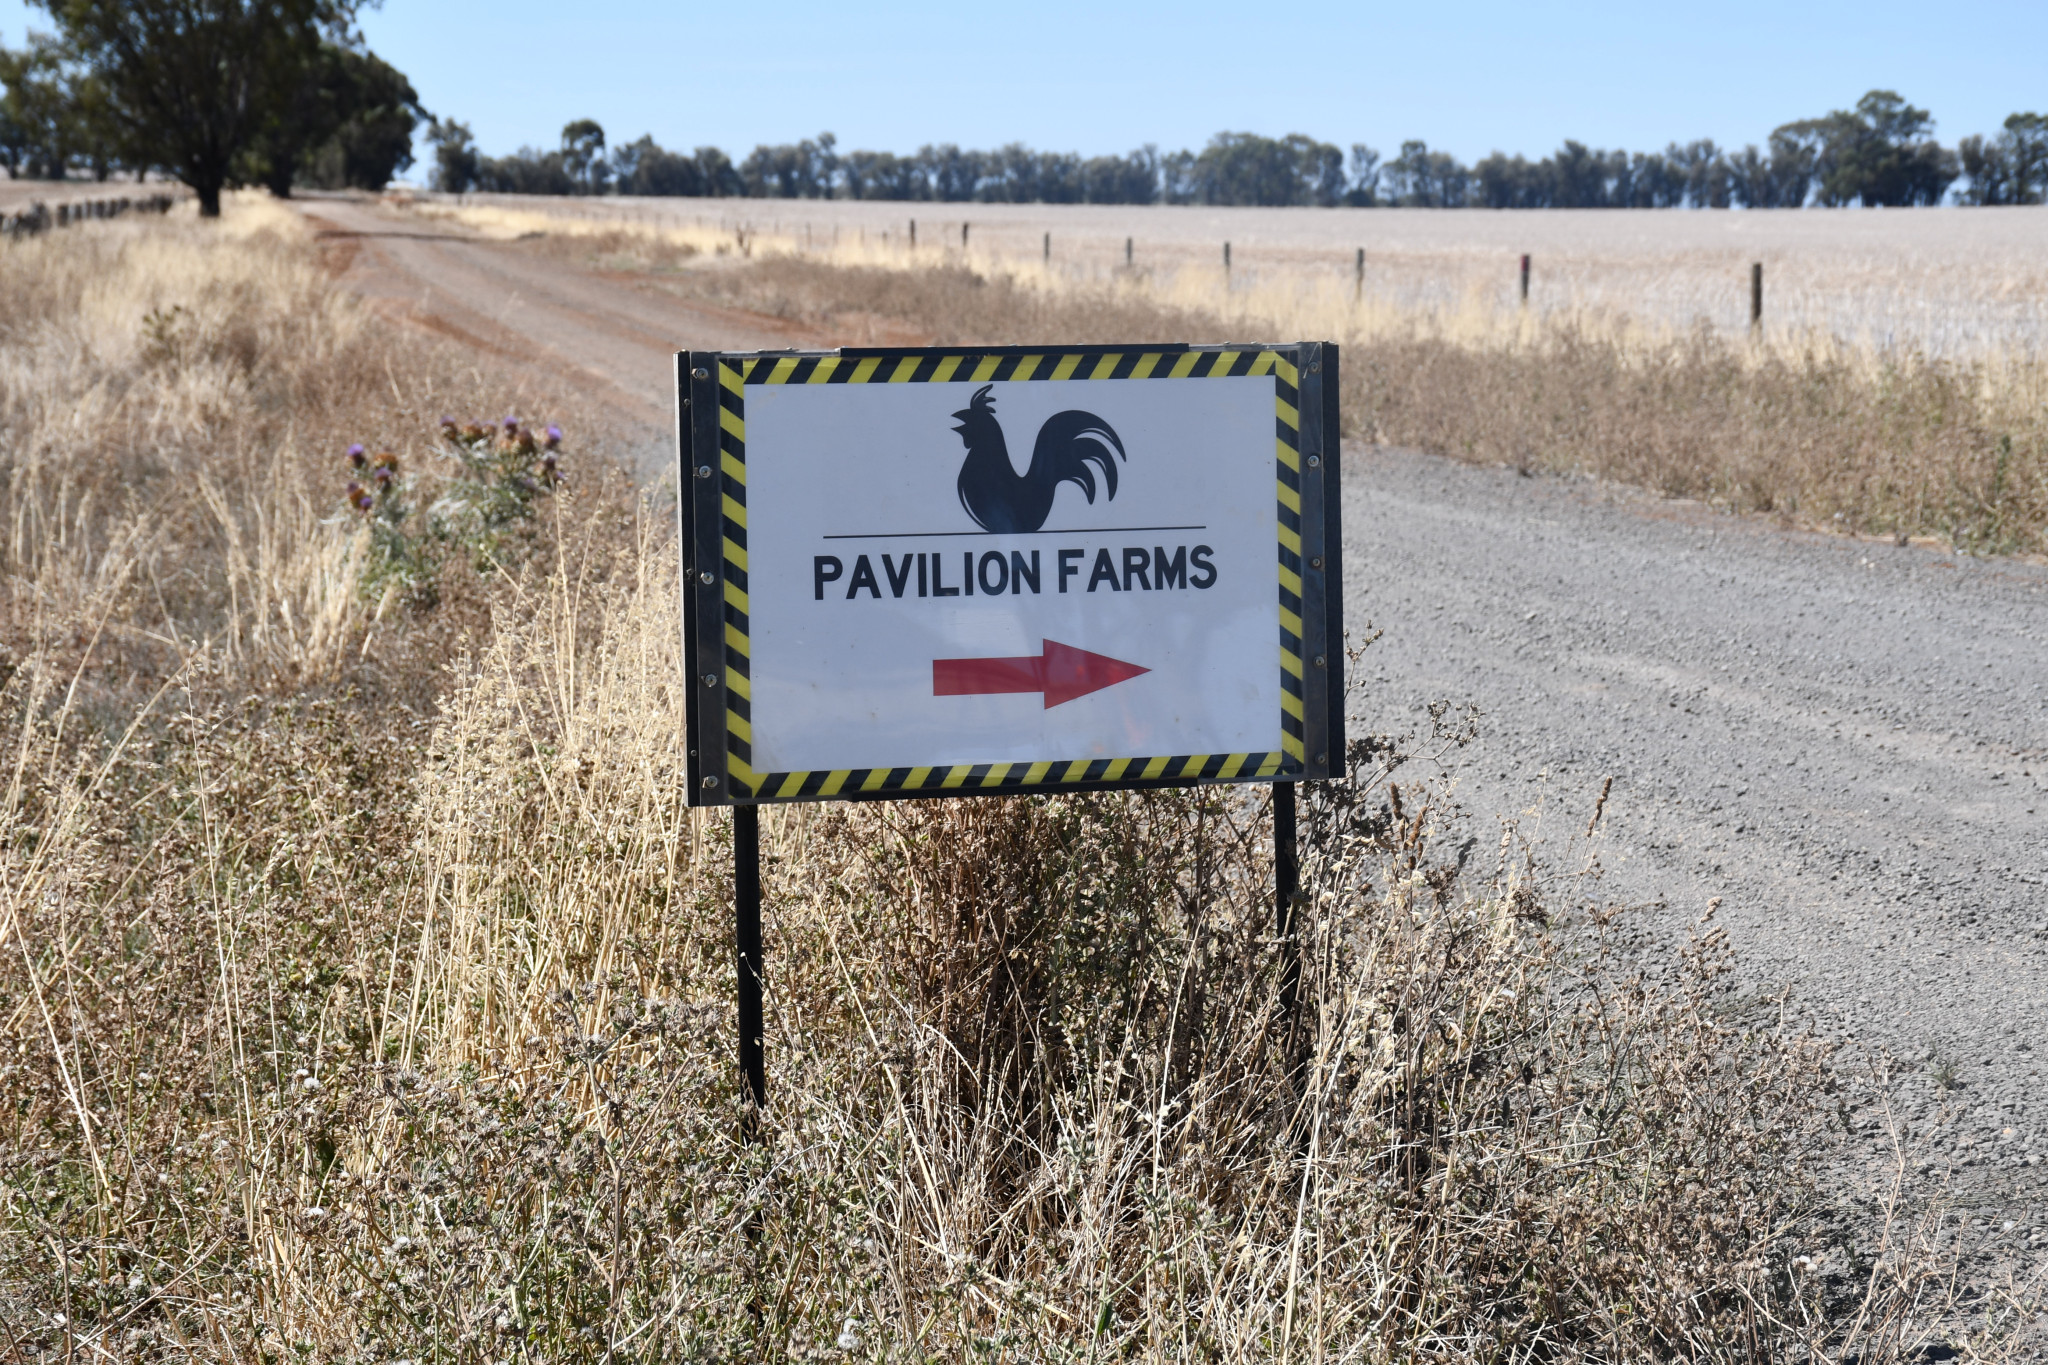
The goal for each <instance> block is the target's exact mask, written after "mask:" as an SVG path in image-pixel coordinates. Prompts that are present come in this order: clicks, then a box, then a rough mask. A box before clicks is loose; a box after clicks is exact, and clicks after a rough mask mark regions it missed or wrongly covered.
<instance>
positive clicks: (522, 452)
mask: <svg viewBox="0 0 2048 1365" xmlns="http://www.w3.org/2000/svg"><path fill="white" fill-rule="evenodd" d="M440 430H441V439H442V442H443V444H444V446H445V448H446V453H447V454H448V455H450V456H451V457H452V458H453V460H454V464H455V467H454V471H453V475H452V477H449V478H448V479H447V480H446V481H445V483H443V484H442V485H441V487H440V491H439V492H438V494H437V495H436V496H434V497H433V500H432V501H431V502H429V503H428V504H427V505H426V508H425V514H424V515H423V516H420V515H416V514H417V513H418V511H419V506H418V504H419V501H420V499H421V498H422V496H423V494H422V491H421V479H420V476H418V475H415V474H408V473H404V472H402V471H401V469H400V465H399V459H398V456H397V454H395V453H394V452H392V451H388V450H387V451H381V452H379V453H378V454H376V455H374V456H372V455H370V454H368V452H367V451H366V450H365V448H364V447H363V446H362V445H360V444H358V445H352V446H350V447H349V448H348V457H347V458H348V464H349V470H350V473H351V475H352V477H351V478H350V479H349V481H348V485H347V488H346V490H345V496H346V500H347V503H348V506H349V510H350V512H351V513H352V514H353V515H355V516H357V517H359V518H361V520H362V521H363V523H364V524H365V525H366V527H367V528H368V530H369V532H370V554H371V562H370V564H369V566H368V568H367V570H366V572H365V573H364V575H363V584H364V588H365V589H366V591H368V592H369V593H370V594H371V595H372V596H375V597H382V596H383V595H384V593H386V592H387V591H389V589H390V588H391V587H392V586H393V585H394V584H396V585H398V586H401V587H403V588H405V589H408V590H410V591H412V592H414V593H421V592H428V593H430V592H431V585H432V583H433V580H434V578H435V577H436V575H437V574H438V572H439V569H440V566H441V565H442V563H443V562H444V561H445V560H446V558H447V557H448V556H449V555H451V554H458V553H459V554H463V555H467V556H468V557H469V558H470V559H471V561H472V562H473V563H474V564H475V565H476V567H477V568H479V569H482V568H485V567H487V566H489V565H490V564H493V563H498V562H502V561H503V560H504V559H505V558H506V557H507V555H508V552H509V541H510V539H511V537H512V534H513V533H514V532H515V531H516V530H517V529H518V528H521V527H524V526H526V525H527V524H529V523H531V522H532V521H533V519H534V514H535V512H536V510H537V505H538V502H539V500H540V499H541V498H544V497H547V496H549V495H550V494H552V493H553V492H554V491H555V490H556V489H557V488H559V487H560V486H561V484H562V482H563V479H564V477H565V476H564V475H563V473H562V470H561V446H562V429H561V428H560V427H557V426H552V425H551V426H547V427H544V428H542V429H541V430H540V431H538V432H536V431H535V430H534V428H533V427H531V426H528V425H523V424H521V422H520V421H519V419H518V418H517V417H507V418H505V419H504V420H503V421H502V422H476V421H470V422H457V421H456V420H455V419H454V418H453V417H443V418H442V419H441V427H440Z"/></svg>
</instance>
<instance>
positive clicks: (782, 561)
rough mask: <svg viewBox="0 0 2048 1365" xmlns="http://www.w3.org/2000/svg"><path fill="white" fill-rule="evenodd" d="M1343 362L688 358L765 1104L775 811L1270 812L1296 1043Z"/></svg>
mask: <svg viewBox="0 0 2048 1365" xmlns="http://www.w3.org/2000/svg"><path fill="white" fill-rule="evenodd" d="M1337 361H1338V355H1337V347H1336V346H1335V345H1334V344H1332V343H1326V342H1302V343H1294V344H1288V345H1237V344H1230V345H1220V346H1189V345H1165V346H1160V345H1152V346H1085V347H1084V346H1076V347H1052V346H1047V347H978V348H977V347H940V348H928V349H844V350H839V351H829V352H799V351H778V352H745V353H735V352H719V351H686V352H681V353H678V354H677V356H676V377H677V435H678V449H679V467H678V474H679V478H678V486H679V489H680V494H681V496H680V498H679V508H678V511H679V518H680V523H681V547H680V557H681V571H682V588H683V635H684V641H683V643H684V656H685V661H686V666H687V668H688V675H689V678H690V686H689V688H688V697H689V707H688V713H689V724H688V749H689V753H688V764H687V772H688V783H689V800H690V804H692V805H699V806H703V805H730V806H732V807H733V862H734V866H733V902H734V920H735V923H734V929H735V939H736V948H737V966H738V975H739V982H738V986H739V1028H740V1042H739V1060H740V1066H741V1071H742V1074H743V1075H744V1077H745V1080H746V1084H747V1090H748V1093H749V1094H750V1096H751V1097H752V1099H753V1101H754V1104H755V1105H756V1106H757V1107H758V1106H760V1105H763V1104H765V1103H766V1099H767V1078H766V1067H765V1056H764V1051H763V1009H762V980H763V968H762V962H763V955H762V945H761V875H760V820H759V811H760V805H761V804H762V803H764V802H770V801H819V800H852V801H862V800H907V799H917V798H923V797H933V796H1009V795H1019V794H1024V793H1029V792H1052V791H1114V790H1127V789H1133V788H1150V787H1187V786H1194V785H1198V784H1205V783H1226V782H1228V783H1243V782H1270V783H1272V784H1273V787H1274V791H1273V826H1274V828H1273V834H1274V874H1275V880H1276V882H1277V885H1276V887H1275V891H1276V897H1275V912H1274V927H1275V931H1276V933H1277V934H1278V935H1279V936H1280V937H1281V938H1282V939H1283V940H1285V941H1286V942H1287V943H1289V944H1290V945H1291V946H1292V948H1293V951H1291V952H1290V954H1289V956H1288V959H1287V963H1286V966H1285V968H1284V969H1283V976H1282V981H1281V1000H1282V1008H1283V1010H1284V1011H1285V1012H1286V1014H1287V1016H1288V1020H1289V1026H1290V1029H1291V1028H1292V1027H1293V1025H1294V1022H1295V1018H1296V1015H1297V1013H1298V994H1299V982H1300V958H1299V948H1298V940H1297V934H1296V927H1297V926H1296V924H1295V913H1296V909H1297V901H1298V899H1299V864H1298V859H1297V850H1296V833H1295V783H1296V782H1298V781H1302V780H1317V779H1324V778H1329V777H1331V776H1333V775H1336V774H1337V773H1339V772H1341V768H1342V761H1343V746H1344V715H1343V701H1342V698H1343V678H1342V664H1343V650H1342V648H1341V646H1342V643H1343V610H1342V592H1341V584H1342V546H1343V540H1342V534H1341V529H1340V525H1339V502H1340V499H1339V484H1338V474H1339V469H1338V461H1337V458H1336V457H1337V454H1338V448H1339V443H1338V430H1339V427H1338V411H1337V389H1338V384H1337V377H1338V371H1337ZM1218 381H1221V382H1218ZM1054 408H1061V409H1063V410H1061V411H1057V412H1054V411H1052V409H1054ZM1006 433H1007V436H1006ZM1034 433H1035V436H1036V440H1035V443H1034V441H1033V440H1032V437H1033V435H1034ZM963 447H964V459H963ZM1027 450H1028V451H1029V453H1030V465H1029V468H1028V469H1021V470H1020V468H1019V467H1018V465H1019V461H1018V460H1017V459H1015V458H1012V452H1014V453H1015V454H1016V455H1022V454H1023V453H1025V452H1026V451H1027ZM956 470H957V474H956ZM1069 484H1071V485H1073V487H1071V488H1069V487H1068V486H1067V485H1069ZM1131 523H1142V524H1131ZM1134 538H1135V541H1136V542H1138V543H1127V542H1132V541H1133V540H1134ZM1056 637H1057V638H1056ZM1276 642H1277V643H1278V645H1279V648H1278V649H1277V650H1275V649H1274V648H1273V645H1274V643H1276ZM1004 643H1007V645H1008V647H1002V645H1003V644H1004ZM991 644H996V645H997V647H994V648H991V647H990V645H991ZM1274 664H1277V665H1278V666H1277V667H1274V666H1273V665H1274ZM949 727H951V728H949Z"/></svg>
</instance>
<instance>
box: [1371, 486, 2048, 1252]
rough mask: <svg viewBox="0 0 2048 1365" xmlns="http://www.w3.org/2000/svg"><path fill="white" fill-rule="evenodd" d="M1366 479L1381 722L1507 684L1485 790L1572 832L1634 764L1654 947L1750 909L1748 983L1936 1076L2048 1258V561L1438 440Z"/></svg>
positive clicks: (1933, 1088)
mask: <svg viewBox="0 0 2048 1365" xmlns="http://www.w3.org/2000/svg"><path fill="white" fill-rule="evenodd" d="M1345 479H1346V487H1345V503H1344V505H1345V556H1346V561H1345V594H1346V596H1345V607H1346V615H1347V617H1348V618H1349V620H1350V621H1351V623H1352V628H1353V630H1354V631H1357V630H1358V629H1359V628H1360V627H1362V626H1363V625H1364V624H1365V623H1366V622H1368V621H1369V622H1371V623H1372V624H1373V625H1374V626H1376V627H1379V628H1381V629H1383V630H1384V631H1385V632H1386V634H1385V637H1384V638H1383V639H1382V640H1381V641H1380V642H1379V643H1378V644H1376V645H1374V646H1372V647H1371V648H1370V649H1369V650H1368V651H1367V652H1366V656H1365V659H1364V664H1363V668H1362V670H1361V671H1362V675H1363V681H1364V682H1365V684H1366V688H1365V695H1364V697H1363V698H1362V700H1361V701H1360V702H1359V703H1358V704H1357V705H1356V706H1355V707H1354V715H1355V717H1356V720H1357V721H1358V722H1359V723H1360V724H1361V725H1363V726H1366V727H1370V728H1372V729H1378V730H1393V731H1400V730H1404V729H1406V730H1413V729H1415V728H1416V727H1417V724H1418V722H1421V721H1423V720H1424V719H1425V718H1424V717H1423V716H1422V715H1421V714H1420V711H1421V708H1422V707H1423V706H1424V705H1425V704H1426V703H1427V702H1428V701H1430V700H1433V699H1439V698H1442V699H1449V700H1451V701H1453V702H1459V703H1463V702H1472V703H1475V704H1477V705H1478V706H1479V707H1480V708H1481V710H1482V711H1484V712H1485V718H1484V720H1483V722H1482V737H1481V739H1480V740H1479V741H1478V742H1477V743H1476V744H1474V745H1473V746H1471V748H1470V749H1468V750H1466V751H1464V752H1462V753H1461V754H1460V755H1459V757H1458V776H1459V779H1460V791H1459V795H1460V797H1461V799H1462V800H1463V801H1464V802H1465V803H1466V804H1467V805H1468V806H1469V807H1470V808H1471V809H1472V810H1473V811H1474V812H1475V813H1476V814H1478V815H1479V816H1480V817H1481V818H1482V820H1486V819H1487V818H1489V817H1497V816H1514V815H1517V814H1519V813H1522V812H1528V811H1534V810H1538V809H1541V810H1543V811H1544V812H1545V818H1544V820H1543V821H1542V827H1543V828H1544V829H1545V830H1546V831H1547V833H1548V835H1549V840H1548V841H1549V842H1550V843H1551V844H1552V845H1553V846H1554V845H1555V844H1556V843H1557V842H1558V841H1559V840H1561V839H1562V837H1563V836H1564V835H1565V834H1566V833H1567V832H1569V831H1572V830H1574V829H1577V830H1581V831H1582V830H1583V829H1584V828H1585V825H1586V822H1587V819H1588V817H1589V815H1590V814H1591V812H1592V809H1593V805H1594V802H1595V800H1596V799H1597V797H1598V795H1599V791H1600V787H1601V784H1602V783H1603V782H1604V781H1605V779H1606V778H1608V777H1609V776H1612V777H1613V778H1614V788H1613V792H1612V795H1611V796H1610V797H1609V798H1608V802H1607V806H1606V816H1605V825H1604V828H1605V836H1606V848H1605V851H1604V855H1603V861H1604V863H1605V865H1606V867H1607V869H1608V875H1607V877H1606V881H1605V894H1606V895H1607V896H1608V897H1609V898H1611V899H1614V900H1618V901H1624V902H1643V903H1650V904H1651V905H1653V906H1654V907H1655V908H1651V909H1648V910H1646V911H1644V912H1643V913H1642V914H1641V915H1640V916H1639V917H1638V923H1639V925H1640V928H1641V934H1642V938H1643V940H1644V948H1645V950H1646V954H1647V955H1651V956H1655V955H1658V954H1657V950H1658V948H1660V947H1668V946H1669V945H1670V944H1671V943H1676V942H1683V941H1684V938H1685V935H1686V932H1687V930H1688V928H1689V927H1690V926H1691V925H1692V924H1693V923H1694V922H1695V921H1696V920H1697V918H1698V917H1699V916H1700V914H1701V913H1702V912H1703V911H1705V909H1706V908H1707V903H1708V901H1709V900H1710V899H1711V898H1714V897H1720V898H1722V905H1721V908H1720V910H1719V912H1718V914H1717V916H1716V919H1715V923H1717V924H1719V925H1720V926H1722V927H1723V928H1725V929H1726V930H1728V931H1729V934H1730V937H1731V939H1732V942H1733V944H1734V947H1735V949H1736V951H1737V952H1738V953H1739V954H1740V960H1739V961H1740V965H1739V971H1738V978H1739V984H1738V989H1739V990H1741V991H1745V992H1747V993H1749V994H1750V995H1751V996H1752V997H1755V996H1758V995H1764V994H1768V993H1770V992H1774V991H1778V990H1789V992H1790V995H1791V999H1792V1002H1793V1004H1794V1005H1795V1006H1796V1007H1802V1008H1804V1009H1806V1010H1810V1011H1811V1012H1812V1014H1813V1015H1814V1017H1815V1019H1816V1021H1817V1023H1818V1024H1819V1025H1820V1027H1821V1029H1822V1030H1823V1031H1824V1032H1826V1033H1828V1034H1830V1035H1833V1036H1836V1037H1839V1038H1842V1039H1844V1040H1847V1041H1853V1042H1855V1043H1859V1044H1862V1045H1865V1046H1867V1047H1870V1048H1882V1049H1885V1050H1886V1051H1888V1052H1890V1053H1891V1054H1892V1055H1893V1056H1895V1057H1896V1058H1898V1059H1899V1060H1900V1061H1901V1062H1903V1063H1905V1064H1907V1066H1908V1068H1909V1069H1908V1072H1907V1075H1906V1079H1905V1080H1904V1082H1903V1083H1902V1084H1901V1086H1900V1087H1899V1095H1900V1098H1901V1099H1902V1100H1903V1105H1904V1108H1903V1117H1905V1118H1907V1119H1908V1120H1909V1121H1911V1123H1912V1126H1913V1130H1914V1133H1915V1143H1916V1146H1915V1148H1914V1150H1913V1151H1912V1152H1911V1153H1910V1160H1911V1163H1912V1165H1913V1166H1914V1167H1915V1168H1916V1169H1919V1170H1921V1173H1922V1179H1923V1180H1927V1181H1935V1180H1941V1179H1947V1178H1952V1182H1953V1183H1952V1185H1951V1189H1952V1190H1953V1191H1954V1193H1955V1194H1956V1195H1957V1196H1958V1197H1959V1199H1960V1201H1961V1203H1962V1204H1963V1206H1964V1207H1966V1208H1969V1209H1972V1210H1974V1211H1976V1212H1977V1213H1978V1214H1979V1215H1980V1216H1982V1217H1983V1218H1984V1219H1985V1220H1986V1222H1987V1224H1989V1225H1992V1226H1995V1227H1998V1228H2001V1229H2002V1225H2003V1222H2004V1221H2005V1220H2006V1219H2011V1220H2013V1221H2014V1222H2015V1225H2016V1226H2015V1228H2014V1235H2015V1237H2016V1238H2017V1241H2016V1242H2015V1243H2011V1245H2014V1247H2015V1249H2023V1248H2024V1247H2025V1246H2026V1244H2027V1242H2028V1241H2029V1240H2033V1241H2034V1242H2035V1245H2036V1246H2037V1247H2038V1246H2040V1245H2044V1244H2048V1218H2044V1216H2043V1211H2042V1210H2041V1209H2040V1208H2039V1207H2038V1202H2039V1197H2040V1194H2041V1192H2042V1190H2043V1187H2044V1185H2048V1181H2044V1180H2043V1179H2042V1177H2044V1176H2048V1166H2044V1159H2048V1125H2044V1124H2043V1119H2044V1117H2048V1080H2044V1076H2043V1067H2044V1063H2048V569H2044V568H2040V567H2036V566H2033V565H2028V564H2023V563H2014V562H2011V561H2003V560H1975V559H1970V558H1967V557H1959V556H1955V555H1952V554H1948V553H1945V552H1943V551H1942V550H1940V549H1938V548H1935V547H1931V546H1921V545H1912V546H1895V545H1893V544H1892V543H1890V542H1888V541H1887V542H1872V541H1866V540H1854V539H1849V538H1847V537H1839V536H1825V535H1815V534H1808V533H1800V532H1793V531H1788V530H1785V529H1782V528H1780V527H1778V526H1775V525H1772V524H1770V523H1768V522H1765V521H1762V520H1756V519H1745V518H1736V517H1729V516H1724V515H1720V514H1717V513H1715V512H1713V511H1711V510H1709V509H1707V508H1704V507H1701V506H1699V505H1697V504H1689V503H1677V502H1671V501H1668V500H1664V499H1660V498H1657V497H1655V496H1653V495H1650V494H1645V493H1642V492H1639V491H1635V490H1630V489H1620V488H1616V487H1614V486H1612V485H1606V484H1601V483H1596V482H1592V481H1587V480H1571V479H1556V478H1543V477H1537V478H1525V477H1519V476H1517V475H1516V474H1515V472H1514V471H1513V470H1507V469H1490V468H1478V467H1474V466H1470V465H1463V464H1458V463H1455V462H1452V461H1448V460H1442V459H1436V458H1433V457H1430V456H1426V455H1418V454H1413V453H1407V452H1398V451H1367V450H1354V451H1352V452H1351V453H1350V454H1349V455H1348V457H1347V459H1346V462H1345ZM1666 956H1668V955H1666ZM1863 1126H1864V1130H1865V1131H1864V1137H1865V1139H1866V1142H1865V1144H1864V1145H1865V1148H1866V1151H1865V1155H1866V1156H1868V1157H1870V1158H1872V1159H1877V1158H1881V1157H1883V1156H1885V1155H1886V1154H1887V1153H1888V1152H1889V1144H1888V1142H1885V1141H1884V1140H1882V1134H1881V1133H1878V1132H1873V1131H1870V1119H1869V1117H1868V1116H1866V1117H1865V1119H1864V1124H1863ZM1923 1163H1924V1166H1923Z"/></svg>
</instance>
